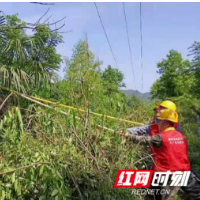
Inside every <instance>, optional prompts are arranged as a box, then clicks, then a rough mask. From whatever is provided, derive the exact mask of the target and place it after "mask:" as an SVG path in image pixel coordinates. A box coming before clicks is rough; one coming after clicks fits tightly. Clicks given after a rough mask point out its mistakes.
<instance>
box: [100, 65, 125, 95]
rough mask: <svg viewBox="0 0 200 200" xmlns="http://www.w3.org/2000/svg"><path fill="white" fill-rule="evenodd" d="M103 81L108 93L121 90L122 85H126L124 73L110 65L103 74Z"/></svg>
mask: <svg viewBox="0 0 200 200" xmlns="http://www.w3.org/2000/svg"><path fill="white" fill-rule="evenodd" d="M101 79H102V83H103V86H104V87H105V88H107V90H106V95H112V94H113V93H116V92H118V91H119V88H120V87H126V86H125V83H122V81H123V80H124V75H123V74H122V73H121V72H120V71H119V70H118V69H114V68H112V67H111V66H110V65H109V66H108V68H107V69H105V70H104V71H103V73H102V75H101Z"/></svg>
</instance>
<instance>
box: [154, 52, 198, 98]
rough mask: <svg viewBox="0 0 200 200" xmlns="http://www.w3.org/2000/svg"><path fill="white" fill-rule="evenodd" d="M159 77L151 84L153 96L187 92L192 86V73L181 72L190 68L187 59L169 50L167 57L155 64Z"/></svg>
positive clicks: (175, 95) (163, 96)
mask: <svg viewBox="0 0 200 200" xmlns="http://www.w3.org/2000/svg"><path fill="white" fill-rule="evenodd" d="M157 67H158V73H159V74H160V75H161V77H160V78H159V79H158V80H157V81H156V82H155V83H154V84H153V85H152V87H151V94H152V96H153V98H159V99H166V98H167V97H178V96H181V95H184V94H189V93H190V91H191V89H192V87H193V86H194V81H195V79H194V75H193V74H184V76H183V73H184V72H185V71H186V70H188V69H190V68H191V65H190V62H189V61H188V60H183V59H182V56H181V54H180V53H178V52H177V51H174V50H171V51H170V52H169V54H168V55H167V59H164V60H163V61H162V62H159V63H158V64H157Z"/></svg>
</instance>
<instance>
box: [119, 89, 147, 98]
mask: <svg viewBox="0 0 200 200" xmlns="http://www.w3.org/2000/svg"><path fill="white" fill-rule="evenodd" d="M120 92H122V93H124V94H125V95H126V96H128V97H133V96H137V97H138V98H140V99H141V100H150V99H151V94H150V93H149V92H145V93H141V92H139V91H137V90H120Z"/></svg>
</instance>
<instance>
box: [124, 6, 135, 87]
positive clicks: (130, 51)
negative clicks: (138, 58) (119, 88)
mask: <svg viewBox="0 0 200 200" xmlns="http://www.w3.org/2000/svg"><path fill="white" fill-rule="evenodd" d="M123 10H124V18H125V23H126V33H127V40H128V46H129V53H130V60H131V66H132V71H133V80H134V84H135V73H134V67H133V58H132V50H131V45H130V39H129V31H128V23H127V18H126V10H125V3H124V2H123ZM135 88H136V84H135Z"/></svg>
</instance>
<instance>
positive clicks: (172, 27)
mask: <svg viewBox="0 0 200 200" xmlns="http://www.w3.org/2000/svg"><path fill="white" fill-rule="evenodd" d="M97 6H98V8H99V12H100V14H101V17H102V20H103V23H104V26H105V29H106V31H107V34H108V37H109V39H110V43H111V46H112V48H113V51H114V54H115V56H116V59H117V62H118V65H119V70H120V71H122V72H123V74H124V76H125V83H126V85H127V89H137V90H139V91H142V81H141V77H142V70H141V65H140V29H139V28H140V18H139V3H125V6H126V13H127V21H128V26H129V34H130V43H131V48H132V54H133V64H134V72H135V79H136V86H135V85H134V81H133V73H132V68H131V64H130V57H129V51H128V43H127V36H126V26H125V20H124V14H123V4H122V3H97ZM48 7H49V6H42V5H37V4H31V3H0V10H2V11H4V12H5V14H15V13H18V15H19V17H20V18H21V19H23V20H25V21H26V22H35V21H37V20H38V19H39V18H40V17H41V16H42V15H43V14H44V12H45V11H46V10H47V9H48ZM50 8H51V10H50V12H49V14H48V16H50V15H51V14H53V16H52V18H51V21H53V20H54V21H55V20H58V19H60V18H62V17H64V16H66V17H67V18H66V26H65V27H64V28H63V31H68V30H71V29H72V30H73V31H72V32H71V33H68V34H64V42H65V43H64V44H62V45H59V47H58V48H57V50H58V52H59V53H60V54H62V55H63V56H67V57H70V56H71V54H72V48H73V46H74V45H75V44H76V43H77V42H78V41H79V40H80V39H84V38H85V35H84V34H85V33H87V36H88V41H89V47H90V49H91V50H92V52H93V53H94V54H95V55H96V56H98V57H99V58H100V60H102V61H103V65H102V69H105V68H106V67H107V65H109V64H110V65H111V66H113V67H116V65H115V62H114V60H113V57H112V55H111V52H110V49H109V46H108V43H107V41H106V38H105V35H104V33H103V30H102V27H101V24H100V21H99V18H98V15H97V12H96V9H95V6H94V3H56V4H55V5H54V6H50ZM199 10H200V3H142V18H143V49H144V50H143V63H144V66H143V77H144V81H143V82H144V83H143V85H144V89H143V92H148V91H149V90H150V87H151V85H152V83H153V82H154V81H155V80H156V79H157V78H158V77H159V76H158V74H157V73H156V70H157V69H156V63H157V62H158V61H161V60H162V59H163V58H165V57H166V54H167V53H168V52H169V50H171V49H175V50H177V51H179V52H180V53H181V54H182V56H183V57H184V58H185V59H191V58H190V57H189V58H188V57H187V54H188V49H187V48H188V47H189V46H191V44H192V43H193V42H194V41H200V20H199V19H200V12H199ZM62 67H63V65H62ZM62 67H61V69H60V71H59V74H60V76H61V77H62V76H63V72H62Z"/></svg>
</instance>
